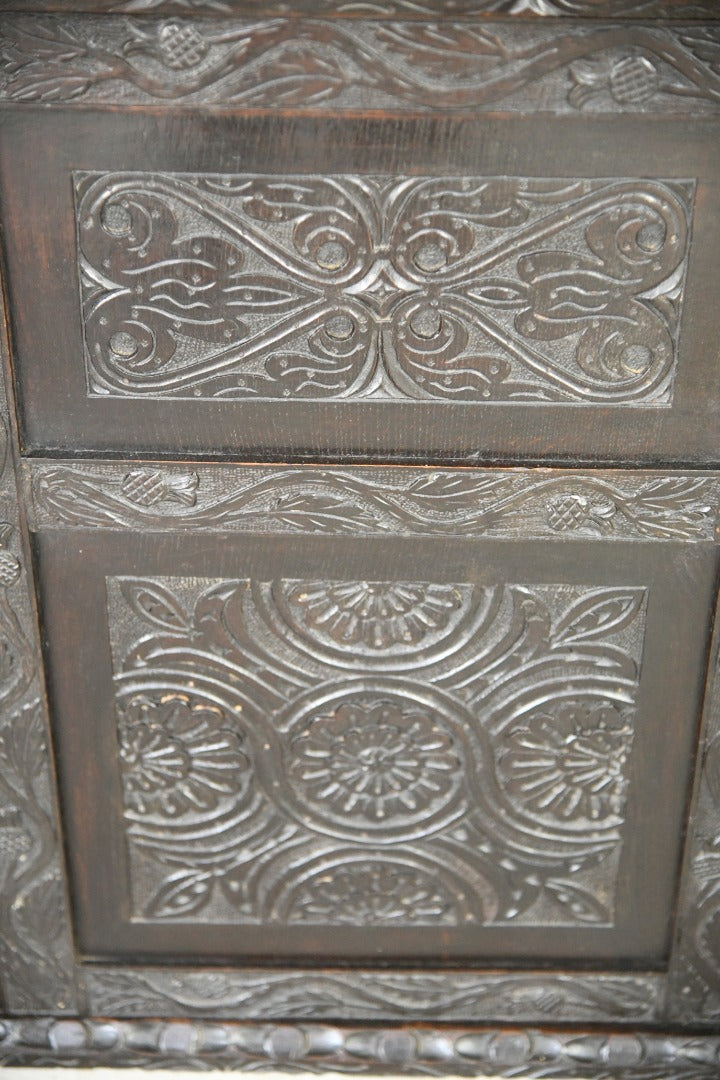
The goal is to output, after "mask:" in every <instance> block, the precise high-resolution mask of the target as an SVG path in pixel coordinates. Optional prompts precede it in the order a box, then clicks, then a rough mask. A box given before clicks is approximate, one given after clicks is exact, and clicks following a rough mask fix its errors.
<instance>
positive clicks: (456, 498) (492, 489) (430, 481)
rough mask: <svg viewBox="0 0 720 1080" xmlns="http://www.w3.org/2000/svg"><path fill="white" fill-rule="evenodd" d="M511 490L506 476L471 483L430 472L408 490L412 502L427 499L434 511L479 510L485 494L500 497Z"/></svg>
mask: <svg viewBox="0 0 720 1080" xmlns="http://www.w3.org/2000/svg"><path fill="white" fill-rule="evenodd" d="M511 488H512V480H510V479H509V478H508V477H506V476H489V477H485V478H478V479H477V480H475V481H474V482H473V483H472V484H468V482H467V479H466V477H464V476H458V475H453V474H452V473H431V474H430V475H429V476H423V477H421V478H420V479H419V480H417V481H415V482H414V483H413V484H411V486H410V487H409V488H408V491H407V493H408V495H411V496H412V497H413V499H422V500H423V501H425V500H427V502H428V504H429V506H430V507H431V508H432V509H433V510H438V511H444V510H450V509H453V510H458V509H467V510H479V509H480V507H481V501H480V500H481V499H482V498H483V497H484V496H486V495H499V494H502V493H505V492H508V491H509V490H510V489H511Z"/></svg>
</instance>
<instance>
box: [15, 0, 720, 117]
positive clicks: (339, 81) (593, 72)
mask: <svg viewBox="0 0 720 1080" xmlns="http://www.w3.org/2000/svg"><path fill="white" fill-rule="evenodd" d="M207 2H208V3H210V4H213V5H215V4H216V3H222V0H207ZM396 2H397V4H398V14H399V15H400V16H401V17H402V14H403V10H402V9H403V8H406V7H410V8H412V9H413V10H412V14H416V15H417V14H418V13H420V14H423V13H424V14H426V15H427V16H428V17H429V18H430V19H433V18H434V19H436V21H433V22H429V21H427V19H426V20H417V21H400V20H397V21H396V20H393V21H389V22H383V21H382V20H377V19H376V20H372V18H370V19H367V18H366V19H362V18H353V19H348V20H343V19H327V20H325V21H321V20H319V19H317V18H315V19H312V18H305V19H295V18H292V19H288V18H259V19H255V20H254V21H253V20H247V21H240V20H238V19H232V20H218V19H212V20H201V19H195V20H193V21H192V22H186V21H184V20H177V19H156V20H150V19H132V18H121V19H112V18H102V17H94V18H93V17H85V18H78V17H72V16H70V17H65V18H57V17H55V18H53V17H52V16H50V15H48V16H46V17H44V18H43V17H35V18H33V17H32V16H29V17H28V16H21V15H18V16H12V15H8V16H7V17H5V18H4V19H3V23H2V28H0V98H5V99H6V100H10V101H14V102H19V103H23V102H30V103H32V102H38V101H42V102H49V103H51V104H53V103H55V102H67V101H69V102H75V101H77V102H80V103H83V102H86V101H92V102H94V103H99V104H113V103H123V104H124V103H132V102H140V103H142V102H152V101H159V102H162V103H163V105H164V106H167V107H171V106H172V105H173V104H174V103H178V104H184V103H188V102H189V103H192V102H200V103H202V104H212V105H216V104H220V105H228V106H230V107H234V106H239V107H241V108H244V109H253V108H262V109H265V108H272V109H283V108H285V109H294V108H304V109H309V110H312V111H324V112H327V111H346V110H357V109H360V110H363V111H364V110H366V109H378V108H379V109H383V108H393V109H401V110H418V109H420V110H433V111H438V110H462V111H468V110H471V111H473V112H476V111H477V110H483V109H492V108H495V107H497V103H499V102H502V103H503V106H504V107H506V108H507V109H509V110H511V111H530V112H539V113H547V112H549V113H574V112H577V111H578V110H580V109H583V110H592V111H597V112H601V113H621V114H624V113H630V114H633V113H635V114H637V113H645V112H650V113H659V114H660V115H663V116H664V115H667V114H668V113H675V114H679V115H691V116H694V115H696V114H697V113H698V112H714V111H715V110H716V109H717V106H718V103H719V102H720V72H719V69H718V58H719V56H720V28H719V27H718V26H717V24H716V25H712V24H710V25H702V24H700V25H697V24H693V23H689V24H688V25H686V26H682V25H680V26H677V24H676V27H672V28H670V27H666V26H662V25H657V24H655V25H647V26H642V25H634V24H633V23H632V22H626V23H625V24H624V25H623V24H620V25H615V26H612V25H610V26H608V25H602V24H596V25H595V26H592V27H589V26H587V25H585V26H583V25H573V22H572V21H571V20H568V21H567V22H566V23H564V24H563V25H562V27H561V29H558V28H557V26H545V25H539V22H540V21H539V20H536V21H535V25H532V22H533V21H532V20H527V21H525V20H513V21H509V20H508V21H499V22H497V23H494V24H493V23H491V22H489V21H487V20H486V19H482V18H481V19H479V20H477V19H471V20H470V21H464V20H461V21H455V22H452V21H451V19H450V17H448V18H443V19H442V21H437V10H438V6H437V5H436V4H430V3H429V2H427V0H422V2H421V3H418V2H417V0H412V2H411V0H396ZM464 2H465V4H466V7H469V6H470V5H469V4H467V0H464ZM530 2H531V3H533V4H535V5H536V6H541V7H543V8H544V9H545V13H547V14H551V15H552V14H555V15H557V14H562V13H564V12H566V11H572V10H573V9H577V7H578V5H579V4H580V2H581V0H530ZM137 3H140V0H127V2H126V5H125V7H126V9H127V10H128V14H129V13H130V9H132V10H135V5H136V4H137ZM183 3H185V0H177V5H178V6H181V5H182V4H183ZM518 3H523V6H524V7H525V8H527V6H528V4H527V2H523V0H518ZM345 6H346V8H347V6H348V5H345ZM350 6H353V7H355V12H354V13H355V14H358V15H363V14H364V15H370V16H372V15H374V14H375V10H374V9H375V8H377V6H378V5H377V4H369V5H368V4H363V5H357V6H356V5H354V4H352V0H351V4H350ZM448 6H449V5H448ZM462 6H463V5H462V3H456V4H455V5H454V11H453V15H454V14H455V12H457V13H458V14H461V13H462ZM621 6H623V5H622V4H621V2H620V0H617V3H614V4H613V8H614V9H615V10H616V9H619V8H620V7H621ZM624 6H625V7H627V5H624ZM358 7H359V10H358ZM643 7H644V8H645V12H644V11H643ZM122 8H123V5H122V3H121V4H119V8H118V9H119V10H122ZM635 8H636V13H637V14H638V15H642V14H643V13H646V14H648V15H651V14H652V9H651V8H649V7H648V5H642V4H639V5H638V4H636V5H635ZM176 10H177V8H176ZM685 10H686V14H687V17H688V18H692V17H693V16H697V15H698V14H700V15H702V14H703V10H702V8H700V9H698V8H693V7H692V5H690V4H689V5H688V6H687V7H686V9H685ZM285 11H287V8H286V7H284V6H283V12H285ZM351 13H352V12H351ZM382 13H383V9H382V5H381V11H380V14H382ZM479 13H480V14H481V12H479V10H478V6H477V5H476V4H474V5H472V11H471V12H470V14H471V15H473V14H474V15H477V14H479ZM706 13H707V12H705V14H706ZM312 14H315V15H317V14H318V7H317V6H316V5H312ZM466 14H467V12H466Z"/></svg>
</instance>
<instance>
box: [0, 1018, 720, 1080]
mask: <svg viewBox="0 0 720 1080" xmlns="http://www.w3.org/2000/svg"><path fill="white" fill-rule="evenodd" d="M0 1062H2V1063H4V1064H7V1065H53V1064H58V1065H65V1066H68V1065H74V1066H78V1067H81V1066H88V1065H94V1066H99V1065H111V1066H117V1065H128V1066H129V1065H134V1066H141V1067H147V1068H163V1067H165V1068H172V1067H176V1068H178V1067H179V1068H188V1067H190V1068H193V1067H195V1068H205V1069H207V1068H212V1067H216V1068H222V1069H242V1068H254V1069H256V1068H258V1067H264V1066H265V1067H275V1068H277V1067H281V1068H283V1067H284V1068H288V1067H293V1068H301V1069H303V1070H306V1071H312V1072H323V1071H325V1070H328V1069H332V1070H339V1071H341V1072H359V1071H362V1072H365V1073H367V1072H376V1073H382V1072H387V1071H388V1070H398V1069H402V1071H403V1072H407V1073H422V1074H424V1075H430V1076H438V1075H443V1074H447V1073H453V1074H455V1075H465V1076H476V1075H479V1074H482V1075H491V1076H526V1077H541V1076H542V1077H549V1076H556V1077H557V1076H575V1077H594V1078H595V1080H601V1078H608V1080H610V1078H611V1077H614V1078H620V1077H624V1078H627V1080H631V1078H633V1077H636V1078H637V1080H655V1078H656V1080H676V1078H677V1080H679V1078H681V1077H683V1078H686V1080H701V1078H705V1077H707V1078H708V1080H710V1078H713V1080H716V1078H717V1076H718V1069H719V1068H720V1037H718V1036H710V1035H696V1036H676V1035H671V1034H664V1033H644V1032H643V1033H635V1032H627V1033H620V1032H602V1031H593V1032H585V1031H555V1030H550V1029H545V1030H522V1029H512V1028H505V1029H503V1028H498V1029H490V1028H466V1029H462V1028H448V1027H446V1028H438V1029H433V1028H431V1027H428V1028H423V1027H414V1028H411V1027H388V1028H383V1027H366V1028H363V1027H357V1026H353V1027H337V1026H334V1025H333V1026H331V1025H321V1024H298V1025H292V1026H291V1025H277V1024H230V1023H224V1024H223V1023H204V1022H201V1021H182V1020H176V1021H129V1020H82V1021H81V1020H50V1019H35V1020H4V1021H0Z"/></svg>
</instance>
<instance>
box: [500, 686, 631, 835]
mask: <svg viewBox="0 0 720 1080" xmlns="http://www.w3.org/2000/svg"><path fill="white" fill-rule="evenodd" d="M631 741H632V729H631V727H630V725H629V723H628V721H627V718H625V717H623V716H622V715H621V714H620V713H619V711H618V709H617V708H616V707H615V706H614V705H611V704H609V703H603V704H589V703H581V702H573V703H568V704H564V705H560V706H558V707H557V708H556V709H555V710H553V712H549V711H548V712H542V713H535V714H534V715H533V716H531V717H530V718H529V719H528V721H527V723H526V725H525V726H524V727H522V728H516V729H515V730H514V731H512V732H510V733H509V734H508V735H507V736H506V742H507V750H506V751H505V752H504V753H503V754H502V756H501V758H500V762H499V766H500V772H501V776H502V777H503V778H504V781H505V782H504V787H505V790H506V791H507V793H508V795H509V796H510V798H511V799H512V800H513V801H514V802H518V803H520V804H521V805H522V806H523V807H524V808H525V809H528V810H532V811H534V812H536V813H540V814H546V815H549V816H550V817H553V818H557V819H561V820H563V821H567V820H570V819H573V818H585V819H590V820H593V821H597V820H602V819H603V818H606V817H608V816H610V815H616V814H621V813H622V811H623V807H624V803H625V791H626V788H627V778H626V776H625V765H626V762H627V757H628V753H629V750H630V744H631Z"/></svg>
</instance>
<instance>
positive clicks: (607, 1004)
mask: <svg viewBox="0 0 720 1080" xmlns="http://www.w3.org/2000/svg"><path fill="white" fill-rule="evenodd" d="M661 986H662V979H661V977H660V976H657V975H646V974H642V975H640V974H637V975H632V976H629V975H606V974H601V973H593V974H585V973H574V974H563V975H561V974H556V973H553V974H552V975H550V974H547V973H539V974H538V973H537V972H523V973H518V972H509V973H508V972H503V973H501V974H498V973H494V972H477V973H470V974H468V973H467V972H458V971H452V970H449V971H443V972H428V971H412V970H407V969H406V970H395V971H386V970H382V969H377V968H375V969H368V968H353V970H352V971H341V970H336V971H331V972H327V971H325V972H317V971H298V970H297V969H289V970H288V969H285V970H277V969H275V968H263V969H257V968H255V969H253V968H250V969H246V970H244V971H227V970H226V971H222V972H219V971H207V970H206V971H197V970H192V969H187V968H185V969H182V968H180V969H178V968H173V969H170V970H168V969H167V968H165V969H163V968H145V969H143V968H133V969H131V970H123V971H121V970H119V969H118V968H117V967H113V968H105V969H103V968H102V967H98V966H97V965H93V967H92V968H91V969H89V970H88V972H87V974H86V988H87V993H88V995H89V1001H90V1008H91V1010H92V1011H93V1012H94V1013H95V1014H97V1015H102V1016H109V1015H112V1016H197V1017H202V1016H208V1017H213V1018H218V1017H226V1018H234V1019H264V1018H266V1017H268V1016H274V1017H277V1018H282V1019H285V1020H288V1019H302V1018H303V1017H305V1016H307V1013H308V1009H309V1008H312V1014H313V1016H314V1017H316V1018H317V1019H318V1020H327V1019H335V1020H338V1019H345V1020H349V1021H351V1022H358V1021H361V1020H373V1019H374V1020H383V1019H384V1020H390V1019H406V1020H415V1021H417V1020H420V1019H428V1020H431V1021H435V1022H437V1021H439V1020H446V1021H461V1022H462V1021H464V1022H471V1021H482V1022H486V1023H487V1022H488V1021H489V1020H491V1021H493V1022H497V1021H515V1022H518V1021H520V1022H522V1021H525V1020H535V1021H537V1020H538V1018H543V1019H545V1020H547V1022H548V1023H556V1024H557V1023H559V1022H564V1021H566V1020H567V1021H571V1020H572V1021H575V1022H577V1021H592V1022H594V1023H598V1022H602V1021H606V1022H612V1021H617V1020H630V1021H632V1022H634V1023H636V1024H637V1023H645V1022H650V1021H653V1020H656V1019H657V1018H658V1017H659V1006H660V994H661Z"/></svg>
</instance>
